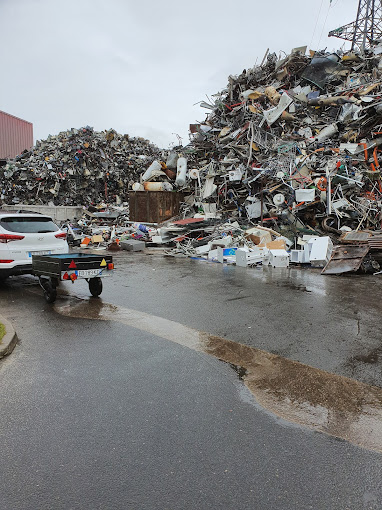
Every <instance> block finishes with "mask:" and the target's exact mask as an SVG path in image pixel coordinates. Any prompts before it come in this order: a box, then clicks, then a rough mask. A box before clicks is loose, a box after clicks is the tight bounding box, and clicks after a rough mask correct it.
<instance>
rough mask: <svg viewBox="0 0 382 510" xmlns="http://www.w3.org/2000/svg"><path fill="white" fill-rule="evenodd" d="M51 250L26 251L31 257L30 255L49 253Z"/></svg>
mask: <svg viewBox="0 0 382 510" xmlns="http://www.w3.org/2000/svg"><path fill="white" fill-rule="evenodd" d="M51 253H52V252H51V251H50V250H45V251H30V252H28V255H29V257H32V255H50V254H51Z"/></svg>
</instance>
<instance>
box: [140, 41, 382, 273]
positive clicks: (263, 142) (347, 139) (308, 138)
mask: <svg viewBox="0 0 382 510" xmlns="http://www.w3.org/2000/svg"><path fill="white" fill-rule="evenodd" d="M381 70H382V45H379V46H375V47H373V48H372V49H370V50H367V51H366V52H365V53H364V54H362V55H361V54H356V53H354V52H347V53H339V54H336V53H327V52H315V53H314V52H311V53H310V54H309V55H306V47H303V48H297V49H294V50H292V52H291V54H290V55H288V56H286V57H284V58H277V56H276V55H275V54H270V55H266V56H265V57H264V61H263V64H262V65H260V66H255V67H254V68H252V69H248V70H244V71H243V72H242V74H240V75H239V76H235V77H234V76H230V77H229V82H228V86H227V88H226V89H224V90H223V91H221V92H220V93H218V94H215V95H214V96H213V99H212V100H209V102H208V103H207V102H202V103H201V106H202V107H204V108H207V109H208V110H209V113H208V115H207V118H206V120H205V121H204V122H201V123H199V124H192V125H191V126H190V132H191V143H190V144H189V145H188V146H187V147H184V148H182V154H176V153H171V154H170V155H169V157H168V159H167V161H166V163H165V162H160V161H157V162H155V164H156V166H157V168H158V170H159V169H160V170H159V171H160V172H162V174H163V172H166V170H167V169H171V170H174V169H176V170H177V173H176V175H175V176H173V178H174V182H175V186H176V187H177V188H178V189H179V190H181V191H183V192H185V193H186V194H188V196H187V197H186V199H185V206H186V207H185V209H184V211H185V212H184V216H190V217H196V218H202V219H204V220H214V222H215V224H216V223H220V224H223V225H226V223H225V222H227V221H228V228H230V224H232V222H234V221H237V222H238V223H237V224H238V225H239V227H240V229H243V227H244V231H245V230H247V231H248V227H251V226H254V225H256V224H259V226H260V228H264V226H266V227H267V228H269V229H270V230H271V231H272V232H274V233H276V234H277V235H278V236H282V237H283V238H284V239H286V240H288V241H289V243H290V245H291V246H293V245H294V247H295V248H298V249H297V250H295V251H297V252H298V253H292V252H293V251H292V252H291V253H290V254H289V256H290V258H291V260H292V261H294V262H299V263H312V257H311V250H312V248H313V245H314V242H315V241H314V240H315V239H318V238H321V239H324V241H320V243H324V244H323V245H322V256H321V259H320V260H321V262H320V264H321V266H320V267H324V266H325V265H326V263H328V261H329V259H330V255H331V253H332V250H333V242H334V243H335V244H337V243H338V242H339V241H341V242H346V243H347V244H346V249H343V250H342V252H341V250H340V251H339V252H338V250H337V252H335V254H334V255H335V257H337V258H336V260H337V261H338V257H340V258H341V260H342V259H344V258H345V259H351V260H352V263H351V264H350V265H349V263H348V266H347V267H351V268H352V269H351V270H358V269H360V268H361V266H362V264H363V266H362V267H363V269H364V270H371V271H375V270H376V269H377V268H378V262H377V261H376V260H374V259H373V261H370V260H369V259H370V257H369V250H370V246H369V245H370V243H371V245H373V241H371V239H372V238H375V236H376V235H377V234H378V232H379V231H380V230H381V221H382V215H381V211H382V184H381V171H380V166H381V157H380V153H381V150H382V149H381V146H382V88H381V86H382V75H381ZM176 163H177V164H176ZM187 167H188V168H187ZM156 177H158V174H157V176H156ZM168 177H169V176H168V173H166V181H167V180H168ZM147 179H150V180H151V179H152V174H150V172H146V173H145V174H143V175H142V176H141V183H136V189H144V188H143V186H142V181H146V180H147ZM159 179H160V177H159ZM145 189H148V188H145ZM174 226H175V227H176V226H177V225H176V223H175V224H174ZM213 228H215V227H213ZM190 232H192V230H191V231H190ZM203 232H204V234H203V235H202V234H201V233H200V232H199V234H198V235H199V237H201V238H202V239H203V240H205V237H207V240H208V236H209V229H208V228H207V230H203ZM215 233H216V230H215ZM242 233H243V232H242ZM242 233H241V234H240V235H239V239H238V238H237V237H236V238H232V236H231V239H229V243H228V246H227V248H228V247H231V248H232V247H233V248H235V249H237V248H238V246H240V244H243V248H244V250H249V251H253V246H252V247H251V246H250V244H249V243H248V242H245V243H240V236H241V237H242ZM191 237H192V236H191ZM220 237H221V236H220ZM166 239H167V237H165V238H164V239H163V238H162V237H161V236H160V242H161V243H162V244H166V243H168V239H167V240H166ZM312 239H313V240H312ZM377 239H378V236H377ZM238 241H239V242H238ZM171 242H172V243H174V237H172V238H171ZM175 242H176V245H177V246H176V249H177V250H178V252H179V251H182V252H183V253H185V254H189V255H202V252H201V251H200V249H198V247H197V246H195V240H194V239H193V238H191V240H190V236H189V232H183V233H182V236H180V237H179V238H176V237H175ZM220 242H221V241H220ZM269 242H273V240H272V241H269ZM320 243H318V244H320ZM255 244H256V245H257V246H258V248H257V249H256V250H255V252H256V253H257V255H256V256H258V249H259V248H261V249H262V256H264V257H265V258H266V259H267V260H270V259H269V253H268V254H266V256H265V255H264V254H265V250H264V249H263V248H267V246H266V244H267V243H265V244H264V243H262V242H258V243H255ZM351 244H353V245H355V248H358V247H359V245H363V249H361V250H358V251H357V249H355V248H354V249H353V248H351V247H350V245H351ZM374 244H375V243H374ZM377 244H378V242H377ZM204 246H205V248H204V252H203V254H204V255H205V254H210V255H209V258H211V259H214V257H215V251H214V246H213V245H211V243H210V242H208V243H204ZM285 247H287V246H285ZM289 247H290V246H289ZM239 249H240V248H239ZM267 249H268V248H267ZM211 252H212V255H211ZM374 252H375V250H374ZM338 253H340V255H338ZM207 257H208V255H207ZM220 258H221V257H220ZM255 258H256V257H255ZM265 258H264V260H265ZM247 259H248V260H250V259H251V257H250V256H247ZM293 259H294V260H293ZM366 261H367V263H366ZM364 262H365V263H364ZM334 265H336V264H334ZM337 266H338V264H337ZM337 269H338V268H337V267H336V268H335V271H337ZM337 272H341V271H339V270H338V271H337Z"/></svg>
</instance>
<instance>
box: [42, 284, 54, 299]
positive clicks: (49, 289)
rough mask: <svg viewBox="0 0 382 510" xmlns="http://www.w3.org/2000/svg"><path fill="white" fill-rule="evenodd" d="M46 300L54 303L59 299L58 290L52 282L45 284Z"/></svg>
mask: <svg viewBox="0 0 382 510" xmlns="http://www.w3.org/2000/svg"><path fill="white" fill-rule="evenodd" d="M43 289H44V298H45V301H46V302H47V303H54V302H55V301H56V297H57V290H56V287H54V286H53V285H52V284H51V282H49V281H46V282H44V283H43Z"/></svg>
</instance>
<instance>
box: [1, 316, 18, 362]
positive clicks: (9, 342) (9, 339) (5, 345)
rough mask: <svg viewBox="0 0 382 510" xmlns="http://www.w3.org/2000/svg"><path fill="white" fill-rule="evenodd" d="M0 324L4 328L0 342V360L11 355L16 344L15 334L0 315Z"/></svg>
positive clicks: (10, 325)
mask: <svg viewBox="0 0 382 510" xmlns="http://www.w3.org/2000/svg"><path fill="white" fill-rule="evenodd" d="M0 322H1V323H2V324H4V326H5V335H4V336H3V338H2V339H1V341H0V359H1V358H4V356H7V355H8V354H11V352H12V351H13V349H14V348H15V347H16V344H17V340H18V338H17V334H16V331H15V330H14V328H13V326H12V324H11V323H10V322H9V321H7V319H4V317H2V316H1V315H0Z"/></svg>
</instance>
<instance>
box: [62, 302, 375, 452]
mask: <svg viewBox="0 0 382 510" xmlns="http://www.w3.org/2000/svg"><path fill="white" fill-rule="evenodd" d="M54 307H55V310H56V311H57V312H58V313H60V314H62V315H66V316H70V317H76V318H86V319H99V320H108V321H117V322H120V323H123V324H126V325H128V326H131V327H134V328H137V329H139V330H143V331H146V332H148V333H151V334H154V335H156V336H159V337H161V338H164V339H167V340H170V341H172V342H175V343H177V344H180V345H183V346H186V347H189V348H190V349H194V350H197V351H201V352H205V353H207V354H209V355H212V356H214V357H215V358H217V359H219V360H221V361H223V362H225V363H228V364H229V365H230V366H231V367H232V368H233V369H234V370H235V371H236V372H237V374H238V376H239V377H240V379H242V380H243V382H244V384H245V385H246V386H247V388H248V389H249V390H250V391H251V392H252V394H253V395H254V396H255V398H256V400H257V402H258V403H259V404H260V405H261V406H263V407H264V408H265V409H267V410H269V411H271V412H272V413H273V414H275V415H277V416H279V417H281V418H283V419H285V420H288V421H290V422H293V423H297V424H299V425H303V426H306V427H308V428H310V429H313V430H315V431H318V432H323V433H326V434H329V435H332V436H335V437H337V438H341V439H345V440H347V441H349V442H351V443H353V444H356V445H358V446H361V447H364V448H367V449H371V450H376V451H379V452H382V388H377V387H374V386H369V385H367V384H364V383H361V382H358V381H356V380H354V379H349V378H346V377H342V376H338V375H335V374H330V373H328V372H325V371H323V370H319V369H317V368H313V367H310V366H308V365H303V364H302V363H298V362H295V361H292V360H289V359H286V358H283V357H281V356H278V355H276V354H271V353H268V352H265V351H261V350H259V349H255V348H253V347H249V346H247V345H244V344H240V343H237V342H233V341H231V340H226V339H224V338H220V337H216V336H212V335H209V334H208V333H204V332H200V331H197V330H194V329H192V328H189V327H187V326H183V325H182V324H179V323H176V322H173V321H170V320H167V319H163V318H162V317H156V316H153V315H150V314H146V313H144V312H139V311H136V310H132V309H128V308H123V307H119V306H114V305H111V304H108V303H104V302H102V300H101V299H79V298H75V297H73V296H70V297H69V296H65V297H61V298H60V299H59V300H58V301H57V302H56V304H55V305H54Z"/></svg>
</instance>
